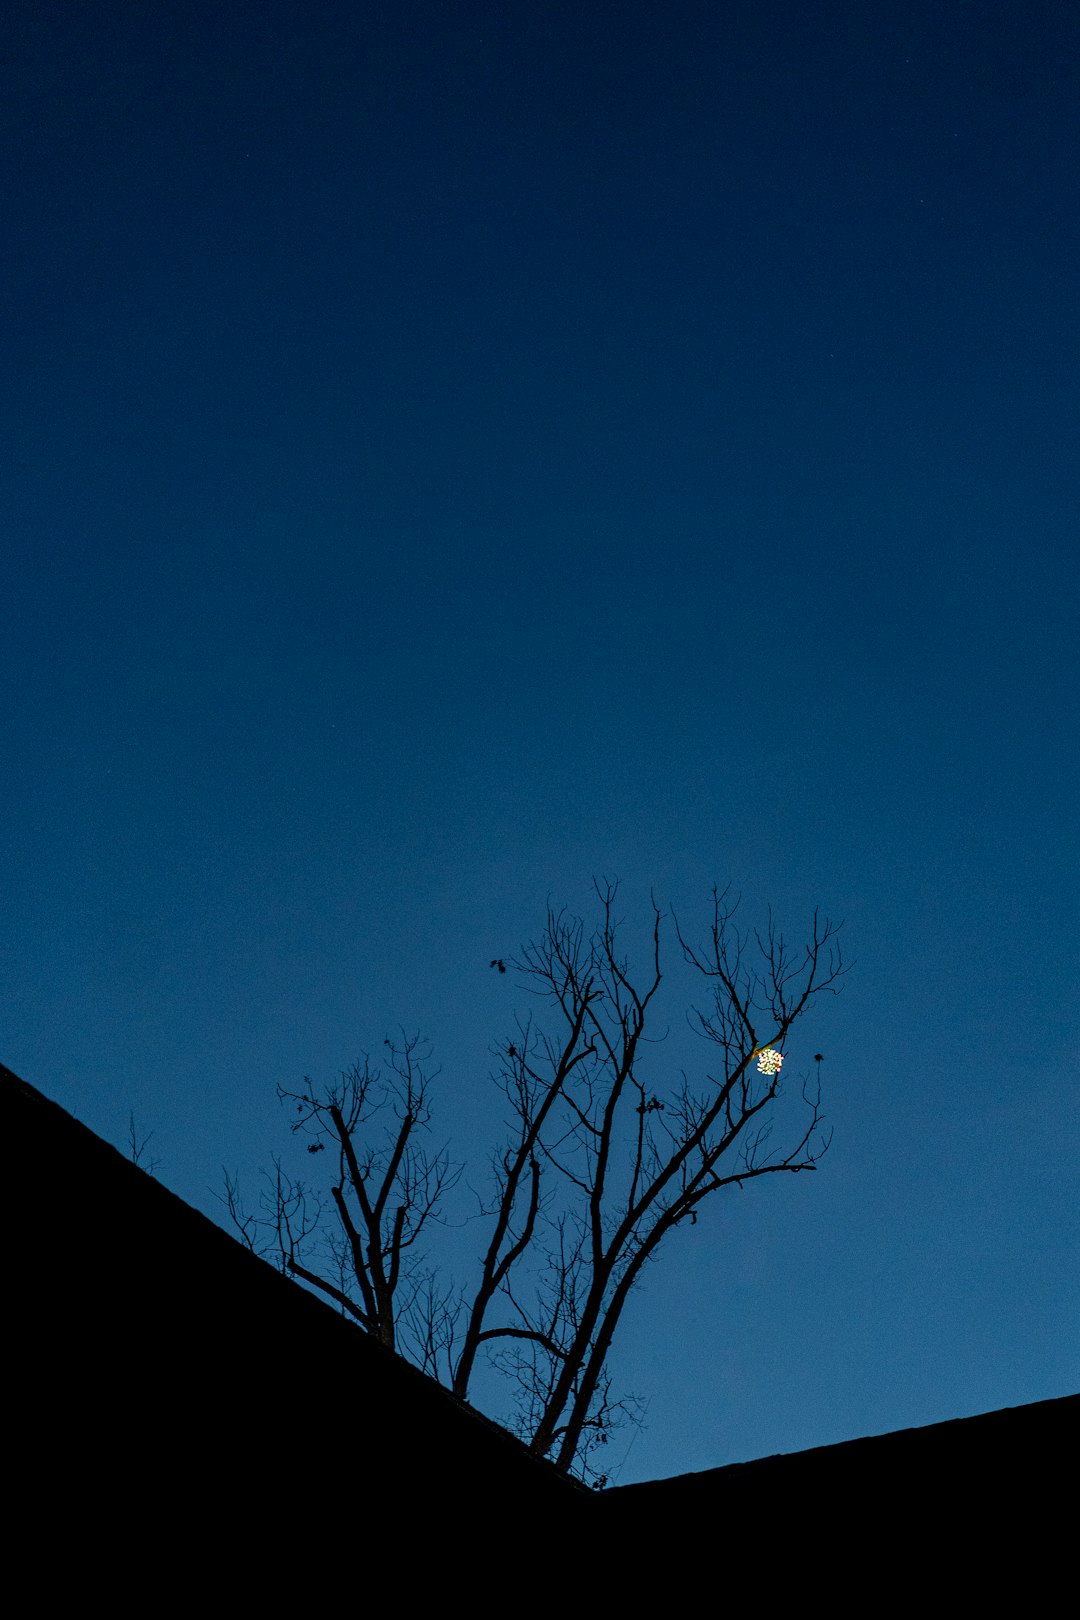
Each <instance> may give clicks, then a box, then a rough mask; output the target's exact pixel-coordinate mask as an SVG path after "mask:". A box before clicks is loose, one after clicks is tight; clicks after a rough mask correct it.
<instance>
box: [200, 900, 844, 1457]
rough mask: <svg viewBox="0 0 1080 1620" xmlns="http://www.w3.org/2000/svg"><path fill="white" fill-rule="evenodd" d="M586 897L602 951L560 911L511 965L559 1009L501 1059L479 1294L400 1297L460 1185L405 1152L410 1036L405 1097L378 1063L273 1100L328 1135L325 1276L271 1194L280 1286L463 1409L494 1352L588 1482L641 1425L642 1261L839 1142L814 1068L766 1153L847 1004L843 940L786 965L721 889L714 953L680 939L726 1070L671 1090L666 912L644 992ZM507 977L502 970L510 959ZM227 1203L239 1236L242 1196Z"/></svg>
mask: <svg viewBox="0 0 1080 1620" xmlns="http://www.w3.org/2000/svg"><path fill="white" fill-rule="evenodd" d="M595 887H596V892H597V897H598V899H599V901H600V905H601V910H602V921H601V922H600V924H599V926H598V927H597V929H596V930H595V932H594V933H593V934H592V936H591V937H589V938H586V936H585V931H584V924H583V923H581V922H580V921H578V920H576V919H568V918H567V915H566V913H565V911H560V912H558V913H556V912H555V911H553V910H552V909H551V908H550V906H549V908H548V914H547V925H546V928H545V931H544V933H543V935H542V937H541V939H540V940H539V942H537V943H533V944H530V945H528V946H526V947H525V948H524V949H523V952H522V954H521V956H520V957H519V958H517V959H512V958H506V959H505V960H506V965H508V966H509V968H510V969H511V970H513V971H514V972H516V973H518V974H519V975H520V976H521V978H522V981H523V987H524V988H525V989H526V990H528V991H529V992H530V993H532V994H533V995H535V996H536V997H538V998H539V999H540V1000H541V1001H543V1002H545V1003H546V1004H547V1005H548V1007H549V1009H550V1010H551V1011H552V1012H553V1014H554V1019H555V1029H554V1031H553V1033H551V1034H546V1033H543V1032H541V1031H540V1030H538V1029H537V1028H536V1027H535V1026H534V1022H533V1019H532V1017H531V1016H530V1017H528V1018H526V1019H525V1020H524V1021H522V1020H521V1019H519V1020H518V1021H517V1028H516V1035H515V1038H514V1039H513V1040H510V1041H506V1042H504V1043H503V1044H502V1045H501V1046H500V1047H499V1048H497V1049H496V1050H497V1055H498V1057H499V1062H500V1069H499V1072H498V1075H497V1076H496V1078H497V1081H498V1084H499V1085H500V1087H501V1089H502V1092H503V1094H504V1096H505V1098H506V1100H507V1102H508V1104H509V1108H510V1118H509V1120H508V1126H509V1129H510V1137H509V1141H508V1142H507V1143H506V1144H505V1145H504V1146H503V1148H502V1149H501V1150H499V1151H498V1152H496V1154H495V1155H494V1157H493V1160H492V1168H493V1172H494V1177H493V1191H492V1193H491V1195H490V1196H489V1197H488V1198H487V1199H486V1200H483V1201H482V1208H481V1213H482V1214H483V1215H484V1217H485V1219H486V1221H487V1222H488V1228H487V1243H486V1246H485V1247H484V1249H483V1253H482V1255H481V1260H480V1275H479V1281H478V1282H477V1283H476V1284H475V1287H474V1289H473V1290H472V1292H471V1294H466V1293H465V1292H458V1293H455V1292H454V1290H453V1289H452V1288H451V1289H449V1290H446V1291H442V1292H440V1290H439V1288H438V1286H437V1284H436V1280H435V1278H434V1275H433V1274H432V1273H431V1272H425V1271H423V1270H421V1269H417V1270H415V1271H413V1272H411V1273H409V1276H410V1284H409V1286H408V1288H407V1289H406V1290H405V1291H404V1292H403V1293H401V1295H400V1297H399V1289H400V1285H401V1283H402V1278H403V1276H404V1275H405V1274H406V1270H407V1268H406V1267H405V1266H404V1265H403V1257H404V1256H405V1255H406V1251H407V1250H408V1249H410V1248H411V1247H412V1245H413V1244H415V1242H416V1239H417V1238H418V1237H419V1235H420V1232H421V1231H422V1230H423V1229H424V1227H425V1225H426V1224H427V1223H428V1222H429V1221H432V1220H436V1219H439V1218H440V1217H439V1214H438V1210H439V1204H440V1200H441V1198H442V1195H443V1194H444V1193H445V1192H446V1191H447V1190H448V1189H449V1187H450V1186H451V1185H452V1183H453V1180H454V1179H455V1178H456V1172H455V1171H452V1170H451V1168H450V1166H449V1162H448V1160H447V1157H446V1153H445V1150H444V1151H443V1152H442V1153H440V1154H437V1155H435V1156H434V1157H428V1156H426V1155H424V1154H423V1153H421V1152H420V1151H419V1149H418V1147H417V1145H416V1143H415V1141H414V1135H415V1133H416V1132H417V1131H418V1130H419V1129H421V1128H423V1127H425V1126H426V1125H427V1122H428V1117H429V1114H428V1106H427V1092H428V1086H429V1083H430V1080H429V1078H428V1077H425V1076H424V1074H423V1071H422V1067H421V1065H420V1064H419V1062H418V1061H417V1060H416V1059H415V1058H414V1051H415V1048H416V1045H417V1041H418V1037H413V1038H412V1039H410V1040H409V1041H406V1043H405V1045H404V1046H403V1047H400V1048H398V1047H391V1048H390V1051H391V1057H392V1061H393V1064H394V1072H395V1075H396V1081H395V1084H394V1086H393V1087H392V1088H391V1093H390V1094H388V1093H387V1092H386V1090H385V1089H383V1090H382V1091H379V1092H378V1102H377V1103H376V1102H375V1101H374V1100H373V1099H374V1098H375V1095H376V1091H377V1087H378V1085H379V1082H378V1080H377V1077H376V1076H375V1075H374V1074H373V1073H372V1071H371V1070H370V1067H369V1065H368V1063H367V1061H366V1060H365V1066H364V1069H363V1070H362V1071H361V1070H359V1069H354V1070H353V1072H352V1074H351V1075H349V1076H347V1077H346V1078H345V1081H344V1082H343V1085H342V1087H339V1088H338V1090H336V1091H334V1092H330V1093H327V1094H326V1096H325V1097H323V1098H321V1099H317V1098H316V1096H315V1093H314V1090H313V1088H312V1086H311V1084H310V1082H307V1083H306V1084H305V1089H304V1090H303V1091H302V1092H297V1093H293V1092H288V1091H284V1090H282V1089H279V1096H281V1097H282V1099H283V1100H285V1101H287V1102H288V1103H289V1104H290V1105H292V1104H295V1105H296V1114H297V1117H296V1119H294V1121H293V1129H294V1131H301V1132H307V1133H310V1134H313V1135H314V1137H315V1138H316V1141H315V1142H314V1143H313V1144H312V1146H311V1147H310V1148H309V1151H312V1152H316V1151H318V1150H319V1145H320V1144H322V1143H324V1142H326V1141H329V1142H331V1143H332V1145H333V1147H334V1149H335V1152H336V1154H337V1156H338V1175H337V1178H336V1181H335V1183H334V1185H333V1186H332V1188H331V1193H332V1196H333V1200H334V1204H335V1206H336V1211H337V1215H338V1220H339V1223H340V1231H339V1233H338V1240H337V1244H336V1246H332V1248H331V1251H330V1253H331V1257H332V1259H333V1261H334V1266H335V1268H336V1275H335V1277H334V1280H331V1279H330V1278H329V1277H327V1276H326V1275H325V1274H324V1272H321V1271H317V1270H314V1269H312V1268H311V1267H310V1266H309V1265H307V1264H306V1263H304V1262H303V1261H302V1260H301V1259H300V1255H299V1249H300V1242H301V1238H302V1237H307V1236H308V1235H309V1234H310V1232H311V1231H312V1230H314V1226H315V1225H316V1224H317V1217H316V1220H315V1221H314V1222H312V1220H311V1216H310V1213H309V1211H308V1207H307V1204H306V1202H305V1198H304V1195H303V1190H302V1189H301V1190H300V1194H299V1196H298V1193H297V1188H296V1186H295V1184H293V1183H290V1182H288V1180H287V1179H284V1180H283V1178H282V1176H281V1172H280V1167H278V1170H277V1178H276V1180H275V1181H274V1182H273V1183H272V1194H271V1196H270V1197H269V1198H268V1200H267V1207H268V1210H269V1211H270V1216H271V1224H272V1225H273V1227H274V1230H275V1232H276V1235H277V1243H278V1250H279V1254H280V1255H281V1257H282V1263H283V1265H284V1266H285V1267H286V1268H287V1269H288V1270H289V1271H291V1272H292V1273H293V1274H294V1275H295V1276H297V1277H300V1278H302V1279H303V1280H305V1281H306V1282H308V1283H309V1284H311V1285H312V1286H313V1287H316V1288H318V1289H320V1290H321V1291H322V1292H324V1293H325V1294H328V1295H329V1296H330V1297H331V1298H332V1299H334V1300H336V1301H337V1303H338V1304H339V1306H340V1307H341V1308H342V1309H343V1310H345V1311H347V1312H348V1313H349V1314H351V1315H352V1316H354V1317H355V1318H356V1319H357V1320H358V1321H359V1322H360V1323H361V1325H362V1326H363V1327H364V1328H366V1329H367V1331H368V1332H371V1333H374V1334H376V1335H377V1336H378V1337H379V1338H381V1339H382V1341H383V1342H384V1343H385V1344H388V1345H390V1346H392V1347H393V1346H394V1345H395V1344H396V1343H397V1342H398V1341H397V1338H396V1336H395V1326H396V1325H397V1324H400V1323H401V1322H402V1321H403V1320H408V1321H409V1323H410V1329H411V1332H410V1346H409V1348H410V1353H411V1354H412V1356H413V1359H415V1360H417V1361H418V1362H419V1363H420V1365H422V1366H423V1367H424V1368H425V1369H426V1370H427V1371H429V1372H432V1373H435V1374H436V1375H438V1376H441V1377H443V1378H444V1379H445V1381H446V1382H447V1383H448V1384H449V1385H450V1387H451V1388H452V1389H453V1390H454V1391H455V1393H456V1394H458V1395H459V1396H461V1397H462V1398H463V1399H465V1398H468V1396H469V1393H470V1388H471V1385H472V1381H473V1378H474V1375H475V1373H476V1369H477V1365H478V1360H479V1358H480V1356H481V1352H484V1353H485V1354H486V1355H487V1356H488V1357H490V1358H491V1359H492V1360H493V1362H494V1364H495V1365H496V1366H497V1367H499V1368H501V1369H502V1370H503V1371H506V1372H508V1373H510V1374H511V1375H512V1376H513V1378H514V1380H515V1382H516V1385H517V1391H518V1417H517V1423H518V1429H519V1432H520V1433H521V1434H522V1436H523V1438H525V1439H526V1441H527V1443H528V1444H529V1445H530V1447H531V1448H532V1450H534V1451H535V1452H537V1453H538V1454H540V1455H543V1456H548V1457H550V1458H551V1459H552V1460H553V1461H554V1462H555V1464H556V1466H557V1467H558V1468H560V1469H562V1470H569V1469H570V1468H571V1467H572V1466H577V1468H578V1469H579V1470H580V1471H582V1472H583V1473H584V1474H585V1475H586V1477H589V1476H591V1477H593V1478H596V1477H597V1470H596V1469H595V1468H594V1467H593V1465H592V1463H591V1461H590V1458H591V1455H592V1453H593V1451H594V1449H595V1447H596V1446H598V1445H602V1444H604V1443H605V1442H606V1440H607V1437H608V1433H609V1431H610V1429H611V1428H612V1427H613V1426H615V1425H616V1424H617V1423H618V1422H619V1421H620V1420H621V1419H624V1418H626V1417H627V1416H630V1417H632V1416H633V1415H634V1408H635V1404H636V1403H635V1402H634V1400H633V1398H628V1397H624V1398H622V1399H613V1398H612V1393H611V1387H610V1380H609V1377H608V1373H607V1359H608V1355H609V1352H610V1350H611V1346H612V1342H613V1338H614V1335H615V1332H616V1329H617V1327H618V1324H619V1321H620V1319H621V1317H622V1314H623V1311H624V1309H625V1307H626V1303H627V1300H628V1298H629V1295H630V1293H631V1291H632V1290H633V1288H634V1287H635V1285H636V1284H637V1283H638V1282H639V1281H640V1279H641V1276H642V1273H643V1270H644V1268H645V1266H646V1265H647V1264H648V1263H649V1262H650V1261H651V1260H652V1259H654V1258H655V1256H656V1254H657V1251H658V1250H659V1248H660V1245H661V1244H662V1243H663V1242H664V1240H665V1239H666V1238H668V1237H669V1235H670V1234H671V1233H673V1232H674V1230H675V1228H676V1227H678V1226H679V1225H680V1224H681V1223H682V1222H684V1221H689V1222H690V1223H691V1224H694V1223H696V1221H697V1218H698V1216H697V1210H698V1207H699V1205H700V1204H701V1203H702V1201H703V1200H704V1199H705V1198H707V1197H708V1196H709V1195H710V1194H712V1193H716V1192H719V1191H721V1190H722V1189H723V1188H725V1187H731V1186H739V1187H745V1186H746V1185H747V1184H748V1183H749V1182H751V1181H754V1180H757V1179H759V1178H761V1177H763V1176H767V1175H776V1174H779V1173H781V1172H790V1173H797V1172H799V1171H802V1170H812V1169H814V1168H815V1166H816V1164H817V1162H818V1160H819V1159H820V1157H821V1155H822V1154H823V1153H824V1152H825V1150H826V1149H827V1147H828V1145H829V1138H828V1136H827V1135H826V1134H825V1133H824V1132H823V1129H822V1112H821V1098H820V1085H819V1081H818V1078H817V1075H818V1074H819V1073H820V1070H819V1069H818V1071H817V1074H815V1078H814V1080H813V1081H811V1080H810V1079H809V1077H806V1078H804V1081H803V1084H802V1100H803V1104H804V1112H803V1114H802V1117H801V1119H800V1120H799V1122H798V1124H797V1125H796V1126H795V1128H794V1129H793V1130H791V1132H790V1135H789V1138H788V1140H787V1141H786V1142H785V1143H784V1144H783V1145H782V1146H779V1147H775V1148H774V1147H771V1146H770V1142H771V1133H772V1131H773V1128H774V1125H775V1124H776V1123H777V1109H776V1105H777V1103H778V1101H779V1099H780V1097H781V1094H782V1083H781V1065H782V1063H783V1061H784V1045H785V1042H786V1041H787V1038H788V1035H789V1032H790V1030H791V1028H792V1025H793V1024H794V1023H795V1022H796V1020H797V1019H799V1018H800V1017H802V1015H803V1014H804V1013H806V1012H807V1011H808V1010H809V1008H810V1006H811V1004H812V1003H813V1001H814V1000H815V999H816V998H817V997H818V996H819V995H821V994H822V993H823V992H825V991H831V992H832V993H834V994H835V993H838V990H839V983H838V981H839V980H840V978H841V977H842V975H843V973H844V971H845V970H844V968H843V965H842V963H841V959H840V953H839V950H838V947H837V942H836V934H837V931H838V930H837V928H835V927H833V926H832V924H830V923H829V922H828V921H827V920H825V921H822V920H821V919H820V918H819V916H818V915H817V914H816V913H815V915H814V918H813V921H812V925H811V930H810V938H809V941H808V942H807V943H805V944H803V945H802V946H800V947H799V948H798V949H797V950H792V949H791V948H789V946H788V945H787V944H786V943H785V941H784V938H783V936H782V934H781V933H780V932H779V931H778V930H777V928H776V927H775V926H774V924H773V921H772V917H771V915H770V917H769V921H768V925H767V928H766V930H765V931H764V933H757V932H755V933H753V934H752V935H747V934H744V933H741V932H740V931H739V929H738V928H737V927H736V926H735V923H734V915H735V911H736V907H737V904H738V902H737V901H735V900H732V899H731V898H730V894H729V891H728V890H724V891H722V892H721V891H720V890H718V889H716V888H714V890H713V893H712V916H711V919H710V922H709V926H708V930H707V936H706V939H705V941H704V943H703V944H701V945H699V946H697V947H695V946H693V945H692V944H691V943H689V942H688V940H687V938H686V937H685V936H684V934H683V931H682V929H681V927H680V925H679V922H678V919H677V918H675V919H674V923H675V933H676V937H677V940H678V943H679V945H680V947H681V950H682V954H683V958H684V961H685V962H686V964H687V965H688V966H689V967H690V968H692V969H693V970H695V971H696V972H697V973H700V974H701V975H702V977H703V978H704V979H706V980H707V981H708V983H709V988H710V991H711V1006H710V1007H709V1009H708V1010H707V1011H705V1012H700V1011H693V1012H692V1013H691V1014H688V1020H689V1022H690V1025H691V1028H692V1029H693V1030H694V1031H695V1032H696V1034H697V1035H699V1036H700V1037H701V1038H702V1039H703V1040H704V1041H706V1042H707V1043H709V1045H710V1047H711V1049H712V1052H713V1062H712V1063H711V1064H710V1065H709V1066H708V1068H707V1070H706V1072H705V1073H704V1075H703V1076H702V1077H701V1078H700V1079H699V1080H698V1081H697V1082H696V1083H692V1082H691V1081H690V1080H689V1079H688V1078H687V1076H686V1074H685V1072H683V1073H682V1076H681V1082H680V1083H676V1084H674V1085H669V1086H668V1087H667V1088H666V1089H665V1090H664V1094H663V1095H662V1096H661V1094H660V1091H659V1090H657V1089H654V1088H653V1085H652V1084H651V1083H647V1080H646V1076H645V1073H644V1071H645V1069H646V1068H647V1067H648V1058H649V1054H648V1053H647V1051H646V1048H647V1047H648V1046H650V1045H653V1044H655V1042H656V1040H657V1037H655V1036H653V1035H651V1034H647V1033H646V1030H647V1027H649V1028H651V1027H652V1019H653V1017H654V998H655V997H656V995H657V992H658V991H659V989H660V985H661V980H662V973H661V923H662V921H663V914H662V913H661V911H660V909H659V907H658V906H657V905H656V903H655V900H654V901H653V903H652V912H653V926H652V937H651V951H650V958H651V960H650V966H649V970H648V972H647V974H646V975H645V978H644V980H643V981H639V984H638V985H637V987H635V984H634V983H633V982H632V979H631V975H630V969H629V966H628V963H627V961H626V959H625V958H624V957H622V956H621V955H620V953H619V951H618V949H617V945H616V929H617V924H616V921H615V918H614V914H613V913H614V904H615V898H616V893H617V885H615V884H613V883H607V882H605V883H604V884H602V885H601V884H596V885H595ZM495 965H498V967H499V968H500V970H501V971H506V966H504V959H503V958H501V957H497V958H495V959H494V960H493V962H492V966H495ZM660 1038H661V1039H662V1038H663V1037H660ZM387 1044H388V1045H389V1042H388V1043H387ZM816 1056H817V1057H818V1060H819V1061H820V1055H819V1054H816ZM432 1078H433V1077H432ZM388 1101H389V1102H390V1103H391V1105H392V1107H393V1110H394V1117H395V1120H396V1122H397V1123H396V1126H395V1127H394V1128H392V1129H391V1130H390V1132H389V1133H388V1135H387V1136H386V1138H385V1141H384V1144H383V1146H382V1148H381V1150H376V1149H375V1148H374V1147H373V1146H372V1145H371V1144H370V1141H369V1128H370V1122H371V1120H372V1118H373V1116H374V1114H375V1113H376V1112H377V1109H378V1108H380V1107H385V1106H386V1105H387V1102H388ZM229 1199H230V1208H231V1211H232V1213H233V1215H234V1218H235V1219H237V1224H238V1225H241V1229H242V1230H243V1226H242V1219H243V1217H242V1212H240V1211H239V1210H238V1208H233V1205H234V1204H235V1203H237V1200H236V1197H235V1188H234V1187H232V1188H230V1190H229Z"/></svg>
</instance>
